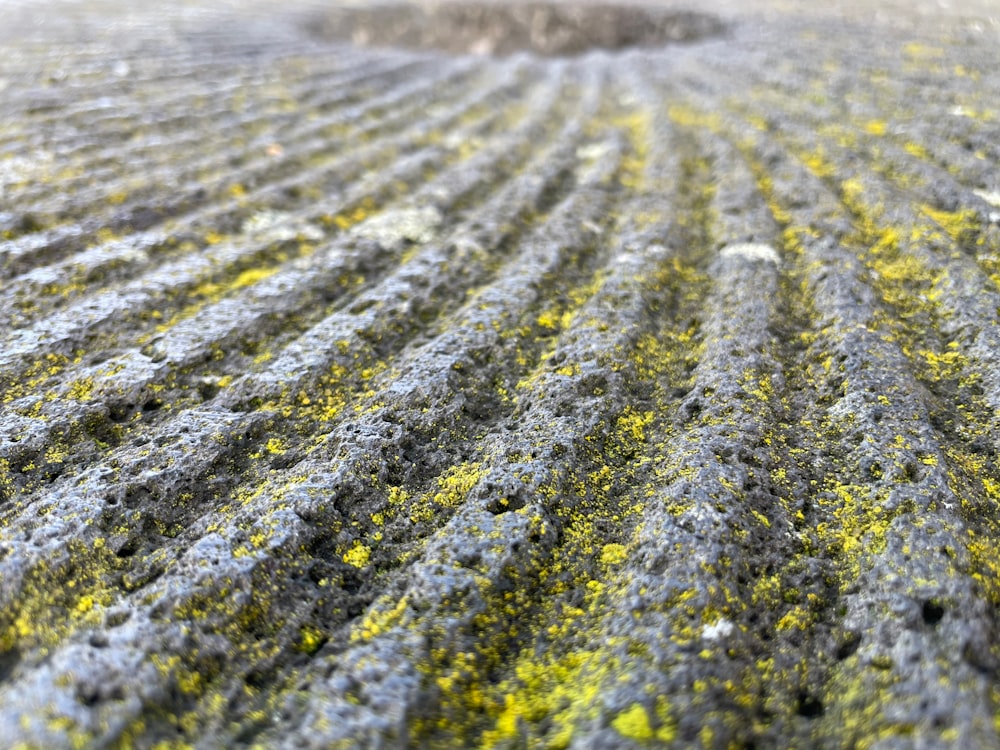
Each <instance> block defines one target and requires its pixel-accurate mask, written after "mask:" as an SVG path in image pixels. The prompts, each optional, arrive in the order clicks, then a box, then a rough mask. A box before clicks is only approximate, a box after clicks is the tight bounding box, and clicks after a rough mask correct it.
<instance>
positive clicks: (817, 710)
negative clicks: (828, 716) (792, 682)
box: [798, 693, 823, 719]
mask: <svg viewBox="0 0 1000 750" xmlns="http://www.w3.org/2000/svg"><path fill="white" fill-rule="evenodd" d="M798 714H799V716H805V717H806V718H807V719H815V718H818V717H820V716H822V715H823V702H822V701H820V700H819V698H816V697H814V696H812V695H808V694H807V693H800V694H799V704H798Z"/></svg>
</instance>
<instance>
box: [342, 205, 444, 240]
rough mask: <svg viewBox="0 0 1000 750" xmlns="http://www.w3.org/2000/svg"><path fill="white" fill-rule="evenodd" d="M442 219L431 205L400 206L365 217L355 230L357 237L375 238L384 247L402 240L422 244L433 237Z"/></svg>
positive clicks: (439, 213)
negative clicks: (393, 209)
mask: <svg viewBox="0 0 1000 750" xmlns="http://www.w3.org/2000/svg"><path fill="white" fill-rule="evenodd" d="M443 220H444V219H443V217H442V216H441V212H440V211H438V210H437V209H436V208H433V207H431V206H425V207H423V208H400V209H397V210H395V211H386V212H385V213H383V214H378V215H377V216H373V217H371V218H370V219H366V220H365V221H363V222H361V223H360V224H358V226H357V227H356V228H355V231H356V233H357V234H358V236H359V237H364V238H365V239H369V240H375V242H378V243H379V244H380V245H383V246H385V247H389V246H391V245H395V244H396V243H398V242H402V241H403V240H409V241H410V242H413V243H416V244H423V243H425V242H430V241H431V240H433V239H434V237H435V235H436V234H437V229H438V227H439V226H441V222H442V221H443Z"/></svg>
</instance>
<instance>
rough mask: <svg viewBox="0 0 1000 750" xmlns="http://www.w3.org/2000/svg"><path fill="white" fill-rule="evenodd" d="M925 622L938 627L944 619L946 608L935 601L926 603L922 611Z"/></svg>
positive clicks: (931, 600)
mask: <svg viewBox="0 0 1000 750" xmlns="http://www.w3.org/2000/svg"><path fill="white" fill-rule="evenodd" d="M922 614H923V617H924V622H925V623H927V624H928V625H937V624H938V623H939V622H941V619H942V618H943V617H944V607H942V606H941V605H940V604H939V603H938V602H936V601H934V600H933V599H928V600H927V601H926V602H924V606H923V611H922Z"/></svg>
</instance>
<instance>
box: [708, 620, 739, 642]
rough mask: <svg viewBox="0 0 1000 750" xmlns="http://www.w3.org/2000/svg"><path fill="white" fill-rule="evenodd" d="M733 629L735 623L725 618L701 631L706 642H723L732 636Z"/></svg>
mask: <svg viewBox="0 0 1000 750" xmlns="http://www.w3.org/2000/svg"><path fill="white" fill-rule="evenodd" d="M733 627H734V626H733V623H731V622H730V621H729V620H727V619H725V618H723V619H721V620H716V621H715V622H714V623H712V624H711V625H706V626H705V627H703V628H702V629H701V637H702V638H704V639H705V640H706V641H721V640H722V639H723V638H728V637H729V636H730V635H732V632H733Z"/></svg>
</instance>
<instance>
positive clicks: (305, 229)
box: [242, 211, 324, 242]
mask: <svg viewBox="0 0 1000 750" xmlns="http://www.w3.org/2000/svg"><path fill="white" fill-rule="evenodd" d="M242 230H243V233H244V234H249V235H252V236H255V237H257V238H259V239H262V240H264V241H266V242H285V241H287V240H294V239H296V238H297V237H301V238H302V239H304V240H312V241H313V242H318V241H319V240H321V239H323V237H324V234H323V232H322V230H320V229H319V228H318V227H316V226H313V225H312V224H310V223H309V222H307V221H306V220H305V219H301V218H299V217H297V216H295V215H294V214H290V213H288V212H286V211H258V212H257V213H255V214H254V215H253V216H251V217H250V218H248V219H247V220H246V221H244V222H243V227H242Z"/></svg>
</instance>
